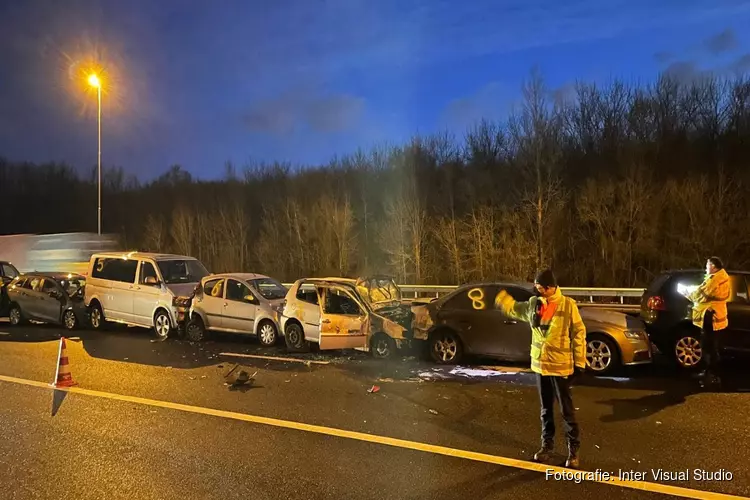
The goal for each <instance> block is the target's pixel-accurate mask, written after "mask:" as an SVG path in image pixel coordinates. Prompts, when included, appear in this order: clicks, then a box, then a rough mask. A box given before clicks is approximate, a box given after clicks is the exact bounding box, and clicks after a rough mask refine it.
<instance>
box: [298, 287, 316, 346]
mask: <svg viewBox="0 0 750 500" xmlns="http://www.w3.org/2000/svg"><path fill="white" fill-rule="evenodd" d="M321 291H322V289H321ZM320 304H321V302H320V293H319V290H318V289H317V288H316V287H314V286H311V284H306V283H304V282H303V283H301V284H300V286H299V288H297V293H296V294H295V296H294V301H293V310H294V312H293V314H294V317H295V318H297V319H298V320H300V322H301V323H302V328H303V329H304V332H305V338H306V339H307V340H311V341H313V342H318V341H319V340H320V316H321V305H320Z"/></svg>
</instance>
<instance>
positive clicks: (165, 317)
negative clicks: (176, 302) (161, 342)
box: [153, 309, 172, 339]
mask: <svg viewBox="0 0 750 500" xmlns="http://www.w3.org/2000/svg"><path fill="white" fill-rule="evenodd" d="M153 331H154V334H155V335H156V337H157V338H159V339H166V338H167V337H169V334H170V333H171V332H172V320H171V319H170V318H169V314H167V312H166V311H164V310H163V309H160V310H159V311H157V312H156V314H154V328H153Z"/></svg>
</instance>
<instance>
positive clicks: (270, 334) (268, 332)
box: [258, 320, 279, 347]
mask: <svg viewBox="0 0 750 500" xmlns="http://www.w3.org/2000/svg"><path fill="white" fill-rule="evenodd" d="M278 338H279V332H278V331H277V330H276V325H274V324H273V322H272V321H268V320H265V321H262V322H261V324H260V325H258V341H259V342H260V343H261V345H262V346H264V347H271V346H272V345H274V344H275V343H276V341H277V340H278Z"/></svg>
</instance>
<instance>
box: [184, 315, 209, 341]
mask: <svg viewBox="0 0 750 500" xmlns="http://www.w3.org/2000/svg"><path fill="white" fill-rule="evenodd" d="M185 338H187V339H188V340H189V341H190V342H201V341H203V340H205V339H206V327H205V325H204V324H203V320H202V319H201V317H200V316H198V315H197V314H196V315H195V318H192V319H190V321H188V324H187V326H185Z"/></svg>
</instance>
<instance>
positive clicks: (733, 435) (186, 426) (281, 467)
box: [0, 323, 750, 500]
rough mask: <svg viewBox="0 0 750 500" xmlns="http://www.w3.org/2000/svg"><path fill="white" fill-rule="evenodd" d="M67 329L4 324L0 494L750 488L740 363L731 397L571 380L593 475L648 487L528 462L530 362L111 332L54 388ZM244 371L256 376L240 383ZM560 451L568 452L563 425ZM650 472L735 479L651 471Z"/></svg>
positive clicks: (89, 346) (637, 382) (748, 404)
mask: <svg viewBox="0 0 750 500" xmlns="http://www.w3.org/2000/svg"><path fill="white" fill-rule="evenodd" d="M62 333H63V332H62V331H61V330H60V329H59V328H55V327H45V326H35V325H32V326H28V327H24V328H12V327H10V326H9V325H7V323H0V425H1V426H2V429H3V439H2V440H0V484H3V485H5V488H4V489H3V490H1V491H0V498H12V499H15V498H18V499H26V498H40V499H46V498H70V499H95V498H128V499H171V498H181V499H184V498H190V499H193V498H195V499H202V498H211V499H213V498H216V499H232V498H238V499H239V498H243V499H246V498H259V499H264V498H269V499H271V498H274V499H276V498H288V499H297V498H300V499H302V498H305V499H317V498H332V499H333V498H335V499H342V498H346V499H348V498H352V499H359V498H362V499H370V498H373V499H375V498H377V499H383V498H394V499H402V498H403V499H423V498H424V499H429V500H432V499H436V498H440V499H443V498H445V499H453V498H455V499H459V498H460V499H465V498H476V499H493V498H521V499H523V498H528V499H532V498H534V499H538V498H540V497H543V498H545V499H556V498H560V499H563V498H570V497H571V496H574V497H575V498H577V499H586V498H592V499H593V498H597V499H598V498H602V497H604V498H608V499H609V498H639V497H640V498H656V497H660V496H669V495H667V494H666V493H665V489H664V486H663V485H666V486H667V487H670V486H672V487H673V486H678V487H681V488H685V489H684V490H680V491H673V493H678V494H680V495H683V496H687V497H695V498H699V497H701V494H702V492H719V493H724V494H730V495H738V496H750V467H749V466H748V464H750V426H749V425H748V420H747V418H748V417H747V415H748V413H747V408H750V393H748V392H745V390H746V387H745V386H748V387H747V388H750V376H748V373H750V372H749V371H747V370H743V369H742V367H738V368H736V370H735V371H734V372H733V378H732V382H733V385H732V390H731V391H728V392H721V393H716V392H708V391H705V390H703V389H701V388H700V387H699V386H698V384H697V383H695V382H693V381H691V380H690V379H687V378H681V377H679V376H677V375H676V374H675V373H674V372H673V371H672V370H670V369H669V368H668V367H664V366H660V365H659V366H655V367H646V368H643V367H641V368H638V369H633V370H627V371H626V372H625V373H623V374H622V377H618V378H604V379H593V378H592V379H589V380H586V381H584V382H583V383H582V384H581V385H580V386H578V387H576V388H575V389H574V398H575V404H576V407H578V408H579V410H578V411H579V413H578V415H579V420H580V423H581V426H582V432H583V435H582V438H583V445H582V450H581V453H582V469H585V470H588V471H596V470H597V469H599V470H601V471H606V472H610V473H612V474H615V475H616V474H617V472H618V471H619V470H636V471H644V472H646V473H647V474H648V475H647V477H646V478H645V481H646V483H628V482H627V481H626V482H625V483H626V485H627V484H630V485H631V486H637V487H638V488H641V489H645V491H642V490H639V489H633V488H629V487H626V486H624V485H617V484H602V483H596V482H591V481H584V482H579V483H576V482H575V481H561V480H555V479H553V478H548V477H547V475H546V474H545V473H544V472H543V471H539V470H534V467H535V466H534V465H533V464H530V463H529V462H528V459H529V457H530V456H531V454H533V452H534V451H535V450H536V449H537V448H538V444H539V417H538V415H539V408H538V399H537V395H536V389H535V388H534V387H533V385H532V383H533V379H532V376H531V375H530V374H528V373H525V372H524V371H522V370H523V369H522V367H521V371H519V367H515V368H512V369H507V370H506V369H501V368H494V369H484V368H481V366H485V365H486V364H487V362H486V361H485V362H483V361H481V360H480V361H477V362H476V363H475V364H474V366H463V367H458V368H456V367H444V368H443V367H436V366H434V365H431V364H429V363H425V362H421V361H419V360H417V359H412V358H407V359H399V360H395V361H393V362H389V363H384V362H378V361H376V360H373V359H370V358H369V357H367V356H366V355H364V354H362V353H358V352H345V353H310V354H306V355H295V356H289V355H287V354H286V353H285V352H284V350H283V348H277V349H271V350H263V349H261V348H260V347H259V346H258V344H257V343H256V342H255V341H254V340H253V339H248V338H231V337H229V338H226V337H225V338H222V339H218V340H214V341H209V342H205V343H200V344H191V343H189V342H184V341H177V340H168V341H166V342H152V341H151V337H150V336H149V333H148V332H146V331H144V330H139V329H118V330H116V331H112V332H107V333H103V334H96V333H93V332H80V333H78V335H79V339H78V340H71V341H69V342H68V355H69V358H70V367H71V371H72V375H73V378H74V380H75V381H76V382H77V383H78V386H77V388H76V389H73V390H72V391H70V392H67V391H54V390H52V389H51V388H49V387H46V386H45V384H48V383H49V382H52V378H53V376H54V373H55V368H56V361H57V351H58V345H59V342H58V339H59V335H60V334H62ZM232 353H233V354H242V355H249V356H256V355H257V356H270V357H280V358H287V359H277V360H273V359H266V358H251V357H239V356H234V355H232V356H230V355H227V354H232ZM300 361H301V362H300ZM305 361H309V363H306V362H305ZM235 363H239V365H240V366H238V367H237V368H236V369H235V370H234V372H232V373H231V374H230V375H229V377H226V376H225V375H226V374H227V372H229V371H230V370H231V369H232V368H235ZM243 370H244V371H246V372H247V373H248V374H249V375H253V374H255V379H254V381H253V382H252V383H251V384H249V385H244V386H236V385H234V384H233V383H232V382H233V379H234V376H235V375H236V374H238V373H239V372H240V371H243ZM256 372H257V373H256ZM373 385H375V386H377V387H378V388H379V390H378V391H377V392H368V389H371V388H372V386H373ZM175 404H178V405H183V406H177V405H175ZM558 422H560V420H559V418H558ZM310 426H318V427H310ZM559 428H560V430H562V425H559ZM352 431H353V433H352ZM391 438H397V439H400V440H403V441H397V442H394V441H392V440H391ZM429 445H434V446H439V447H440V448H434V447H431V446H429ZM558 450H559V451H560V456H559V463H560V464H562V463H563V462H564V455H563V452H564V444H563V436H562V434H561V435H560V436H559V438H558ZM473 453H479V454H484V455H473ZM652 469H654V470H656V469H663V470H665V471H669V472H676V471H683V470H689V471H690V476H691V477H692V474H693V470H694V469H700V470H705V471H718V470H722V469H723V471H725V472H728V473H731V474H732V479H731V480H722V481H696V480H694V479H692V478H691V479H690V480H688V481H658V480H655V479H654V478H653V477H652V476H651V470H652ZM725 476H726V474H725Z"/></svg>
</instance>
